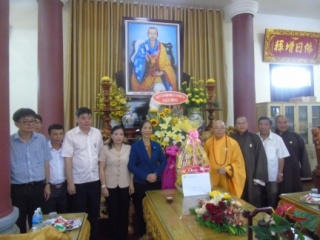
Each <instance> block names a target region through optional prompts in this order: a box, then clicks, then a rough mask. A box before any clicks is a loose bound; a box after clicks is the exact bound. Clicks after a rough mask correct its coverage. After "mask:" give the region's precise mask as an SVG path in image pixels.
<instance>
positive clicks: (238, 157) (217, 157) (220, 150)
mask: <svg viewBox="0 0 320 240" xmlns="http://www.w3.org/2000/svg"><path fill="white" fill-rule="evenodd" d="M204 150H205V151H206V153H207V155H208V158H209V163H210V178H211V186H213V187H218V188H222V189H223V190H224V191H227V192H230V193H231V194H233V195H235V196H237V197H239V198H240V197H241V195H242V192H243V188H244V184H245V181H246V170H245V163H244V159H243V156H242V153H241V149H240V147H239V144H238V143H237V142H236V141H235V140H234V139H232V138H230V137H229V136H226V135H225V136H224V137H222V138H220V139H218V140H217V139H216V138H215V137H214V136H213V137H211V138H209V139H208V140H207V141H206V143H205V145H204ZM220 167H224V168H225V169H226V170H227V172H226V174H223V175H221V174H218V173H217V170H218V168H220Z"/></svg>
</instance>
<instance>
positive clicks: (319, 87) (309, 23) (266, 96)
mask: <svg viewBox="0 0 320 240" xmlns="http://www.w3.org/2000/svg"><path fill="white" fill-rule="evenodd" d="M253 25H254V54H255V88H256V102H257V103H259V102H269V101H270V100H271V95H270V75H269V64H270V63H269V62H263V47H264V33H265V29H266V28H271V29H285V30H294V31H306V32H319V31H320V20H315V19H307V18H294V17H284V16H277V15H266V14H256V16H255V17H254V18H253ZM224 35H225V41H226V42H225V43H226V58H227V78H228V80H227V81H228V86H229V87H228V94H229V95H228V106H229V108H228V121H227V123H228V125H233V119H234V115H233V107H232V106H233V96H232V94H233V71H232V66H233V64H232V23H231V21H225V22H224ZM313 77H314V95H315V96H316V97H317V100H318V101H320V65H319V64H317V65H313ZM244 94H245V93H244Z"/></svg>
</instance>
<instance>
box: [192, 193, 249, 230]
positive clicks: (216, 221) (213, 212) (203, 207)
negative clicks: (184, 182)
mask: <svg viewBox="0 0 320 240" xmlns="http://www.w3.org/2000/svg"><path fill="white" fill-rule="evenodd" d="M209 195H210V199H209V200H203V199H201V200H199V202H198V207H197V208H195V209H190V213H191V214H194V215H196V220H197V222H198V223H199V224H200V225H201V226H205V227H208V228H211V229H212V230H214V231H215V232H218V233H221V232H225V233H229V234H232V235H240V236H242V235H246V234H247V219H246V218H245V217H244V216H243V212H244V211H243V209H242V205H241V203H240V202H239V201H235V200H233V199H232V198H231V195H230V194H229V193H223V192H220V191H218V190H214V191H212V192H210V194H209Z"/></svg>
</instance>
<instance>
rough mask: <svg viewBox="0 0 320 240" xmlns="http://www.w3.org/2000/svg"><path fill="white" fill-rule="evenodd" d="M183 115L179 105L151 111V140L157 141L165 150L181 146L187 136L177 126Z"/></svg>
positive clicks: (149, 115) (161, 107)
mask: <svg viewBox="0 0 320 240" xmlns="http://www.w3.org/2000/svg"><path fill="white" fill-rule="evenodd" d="M182 113H183V110H182V109H181V108H180V106H178V105H176V106H170V107H169V106H163V105H162V106H160V107H159V108H158V109H150V110H149V113H148V118H149V120H150V122H151V124H152V127H153V134H152V135H151V140H153V141H157V142H158V143H160V145H161V146H162V147H163V148H165V147H167V146H172V145H177V144H178V145H179V144H181V143H182V141H183V140H184V139H185V135H186V134H185V133H184V132H183V131H182V130H181V129H180V127H178V125H177V123H178V121H179V117H180V116H181V115H182Z"/></svg>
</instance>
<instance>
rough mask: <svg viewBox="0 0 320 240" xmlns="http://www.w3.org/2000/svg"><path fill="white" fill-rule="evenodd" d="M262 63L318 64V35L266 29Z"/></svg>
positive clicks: (319, 35) (319, 52)
mask: <svg viewBox="0 0 320 240" xmlns="http://www.w3.org/2000/svg"><path fill="white" fill-rule="evenodd" d="M264 61H267V62H294V63H295V62H298V63H319V62H320V33H313V32H300V31H288V30H276V29H266V34H265V46H264Z"/></svg>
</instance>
